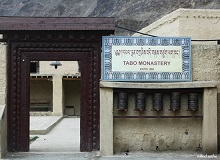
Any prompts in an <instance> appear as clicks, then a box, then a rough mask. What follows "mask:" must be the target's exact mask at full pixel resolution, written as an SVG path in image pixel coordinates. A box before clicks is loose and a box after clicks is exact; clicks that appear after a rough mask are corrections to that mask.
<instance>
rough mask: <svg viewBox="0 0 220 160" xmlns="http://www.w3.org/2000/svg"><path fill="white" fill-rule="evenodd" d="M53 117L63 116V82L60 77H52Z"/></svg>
mask: <svg viewBox="0 0 220 160" xmlns="http://www.w3.org/2000/svg"><path fill="white" fill-rule="evenodd" d="M53 115H57V116H62V115H63V80H62V76H61V75H54V76H53Z"/></svg>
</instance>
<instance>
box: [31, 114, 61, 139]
mask: <svg viewBox="0 0 220 160" xmlns="http://www.w3.org/2000/svg"><path fill="white" fill-rule="evenodd" d="M33 118H35V119H33ZM36 118H37V119H36ZM62 119H63V117H61V116H36V117H35V116H33V117H31V122H30V123H31V124H30V134H31V135H45V134H47V133H49V132H50V131H51V130H52V129H53V128H54V127H55V126H56V125H57V124H58V123H59V122H60V121H61V120H62Z"/></svg>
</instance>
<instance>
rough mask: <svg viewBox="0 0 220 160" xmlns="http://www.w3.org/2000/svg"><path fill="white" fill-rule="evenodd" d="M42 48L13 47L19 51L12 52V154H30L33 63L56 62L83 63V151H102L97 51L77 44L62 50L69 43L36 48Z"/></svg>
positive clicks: (20, 45) (29, 44)
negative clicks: (100, 144)
mask: <svg viewBox="0 0 220 160" xmlns="http://www.w3.org/2000/svg"><path fill="white" fill-rule="evenodd" d="M39 44H42V43H25V44H24V43H22V42H16V43H13V46H16V47H11V49H10V53H12V54H11V55H10V57H8V58H9V59H10V60H9V62H10V65H9V69H10V71H11V72H10V73H9V75H8V76H9V77H10V78H9V86H10V87H9V88H10V89H9V92H8V94H9V97H10V98H9V101H8V106H9V107H8V133H9V134H8V150H9V151H24V152H27V151H29V100H30V93H29V92H30V70H29V68H30V66H29V64H30V61H54V60H60V61H81V74H82V75H81V82H82V85H81V98H80V99H81V105H80V108H81V110H82V112H81V113H80V151H92V150H98V149H99V104H98V103H97V102H99V91H98V89H96V88H98V86H97V84H98V81H99V79H97V78H96V76H97V77H99V75H98V74H99V72H96V73H95V72H94V71H96V69H95V68H96V67H97V66H95V65H94V64H96V62H95V60H94V55H95V54H96V53H95V51H94V48H93V47H88V46H87V47H85V46H84V47H77V46H75V45H76V44H74V45H73V44H71V45H72V47H69V48H66V47H62V46H65V45H66V43H45V44H44V45H42V47H37V48H35V47H34V46H36V45H39ZM71 45H70V46H71ZM58 46H59V47H58ZM74 46H75V47H74ZM13 53H14V54H13ZM95 57H96V56H95ZM13 69H14V70H13ZM97 70H99V69H98V68H97ZM73 138H74V137H73Z"/></svg>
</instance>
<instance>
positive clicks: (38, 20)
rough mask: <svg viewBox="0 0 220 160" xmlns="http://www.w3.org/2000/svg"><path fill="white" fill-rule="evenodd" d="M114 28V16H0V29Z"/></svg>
mask: <svg viewBox="0 0 220 160" xmlns="http://www.w3.org/2000/svg"><path fill="white" fill-rule="evenodd" d="M11 30H14V31H15V30H32V31H33V30H51V31H52V30H61V31H62V30H115V20H114V17H13V16H12V17H0V31H11Z"/></svg>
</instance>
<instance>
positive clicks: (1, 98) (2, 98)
mask: <svg viewBox="0 0 220 160" xmlns="http://www.w3.org/2000/svg"><path fill="white" fill-rule="evenodd" d="M6 46H7V45H4V44H1V43H0V75H1V76H0V105H5V104H6V87H7V82H6V81H7V80H6V77H7V75H6Z"/></svg>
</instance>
